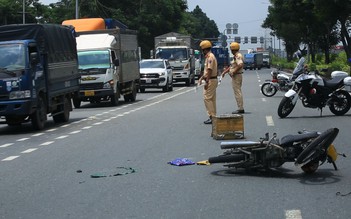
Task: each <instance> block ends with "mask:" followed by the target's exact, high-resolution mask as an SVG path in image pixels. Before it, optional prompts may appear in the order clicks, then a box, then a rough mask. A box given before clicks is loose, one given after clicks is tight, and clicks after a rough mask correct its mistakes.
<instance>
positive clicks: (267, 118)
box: [266, 116, 274, 126]
mask: <svg viewBox="0 0 351 219" xmlns="http://www.w3.org/2000/svg"><path fill="white" fill-rule="evenodd" d="M266 122H267V126H274V122H273V117H272V116H266Z"/></svg>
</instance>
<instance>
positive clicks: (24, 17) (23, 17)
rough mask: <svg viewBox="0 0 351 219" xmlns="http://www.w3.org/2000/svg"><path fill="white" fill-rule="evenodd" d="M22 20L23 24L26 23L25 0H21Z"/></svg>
mask: <svg viewBox="0 0 351 219" xmlns="http://www.w3.org/2000/svg"><path fill="white" fill-rule="evenodd" d="M22 20H23V24H25V23H26V0H23V6H22Z"/></svg>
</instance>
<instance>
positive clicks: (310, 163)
mask: <svg viewBox="0 0 351 219" xmlns="http://www.w3.org/2000/svg"><path fill="white" fill-rule="evenodd" d="M338 133H339V129H338V128H330V129H327V130H326V131H324V132H322V133H320V132H316V131H313V132H308V131H302V132H299V134H295V135H286V136H284V137H282V138H281V139H280V140H279V139H278V138H277V135H276V134H275V133H274V134H273V136H272V137H271V138H270V137H269V134H268V133H267V134H266V136H265V137H264V138H261V139H260V140H259V141H248V140H236V141H230V142H222V143H221V149H224V150H225V152H224V153H223V155H219V156H216V157H210V158H209V159H208V162H209V163H210V164H213V163H225V165H224V166H227V167H231V168H233V167H234V168H244V169H270V168H277V167H280V166H282V165H283V164H284V163H285V162H295V165H296V166H299V167H301V169H302V170H303V171H304V172H305V173H314V172H315V171H316V170H317V169H318V167H319V166H320V165H322V164H323V163H325V161H327V162H329V163H332V164H333V166H334V169H335V170H337V167H336V164H335V160H336V159H337V156H338V154H337V152H336V149H335V147H334V145H333V144H332V143H333V141H334V139H335V138H336V136H337V135H338Z"/></svg>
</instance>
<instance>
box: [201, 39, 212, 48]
mask: <svg viewBox="0 0 351 219" xmlns="http://www.w3.org/2000/svg"><path fill="white" fill-rule="evenodd" d="M200 47H201V49H209V48H211V47H212V43H211V42H210V41H208V40H203V41H201V43H200Z"/></svg>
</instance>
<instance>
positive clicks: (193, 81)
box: [190, 76, 195, 85]
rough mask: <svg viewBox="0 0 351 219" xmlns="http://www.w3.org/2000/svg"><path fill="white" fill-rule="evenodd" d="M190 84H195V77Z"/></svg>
mask: <svg viewBox="0 0 351 219" xmlns="http://www.w3.org/2000/svg"><path fill="white" fill-rule="evenodd" d="M190 84H193V85H194V84H195V76H194V77H193V78H192V79H191V82H190Z"/></svg>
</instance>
